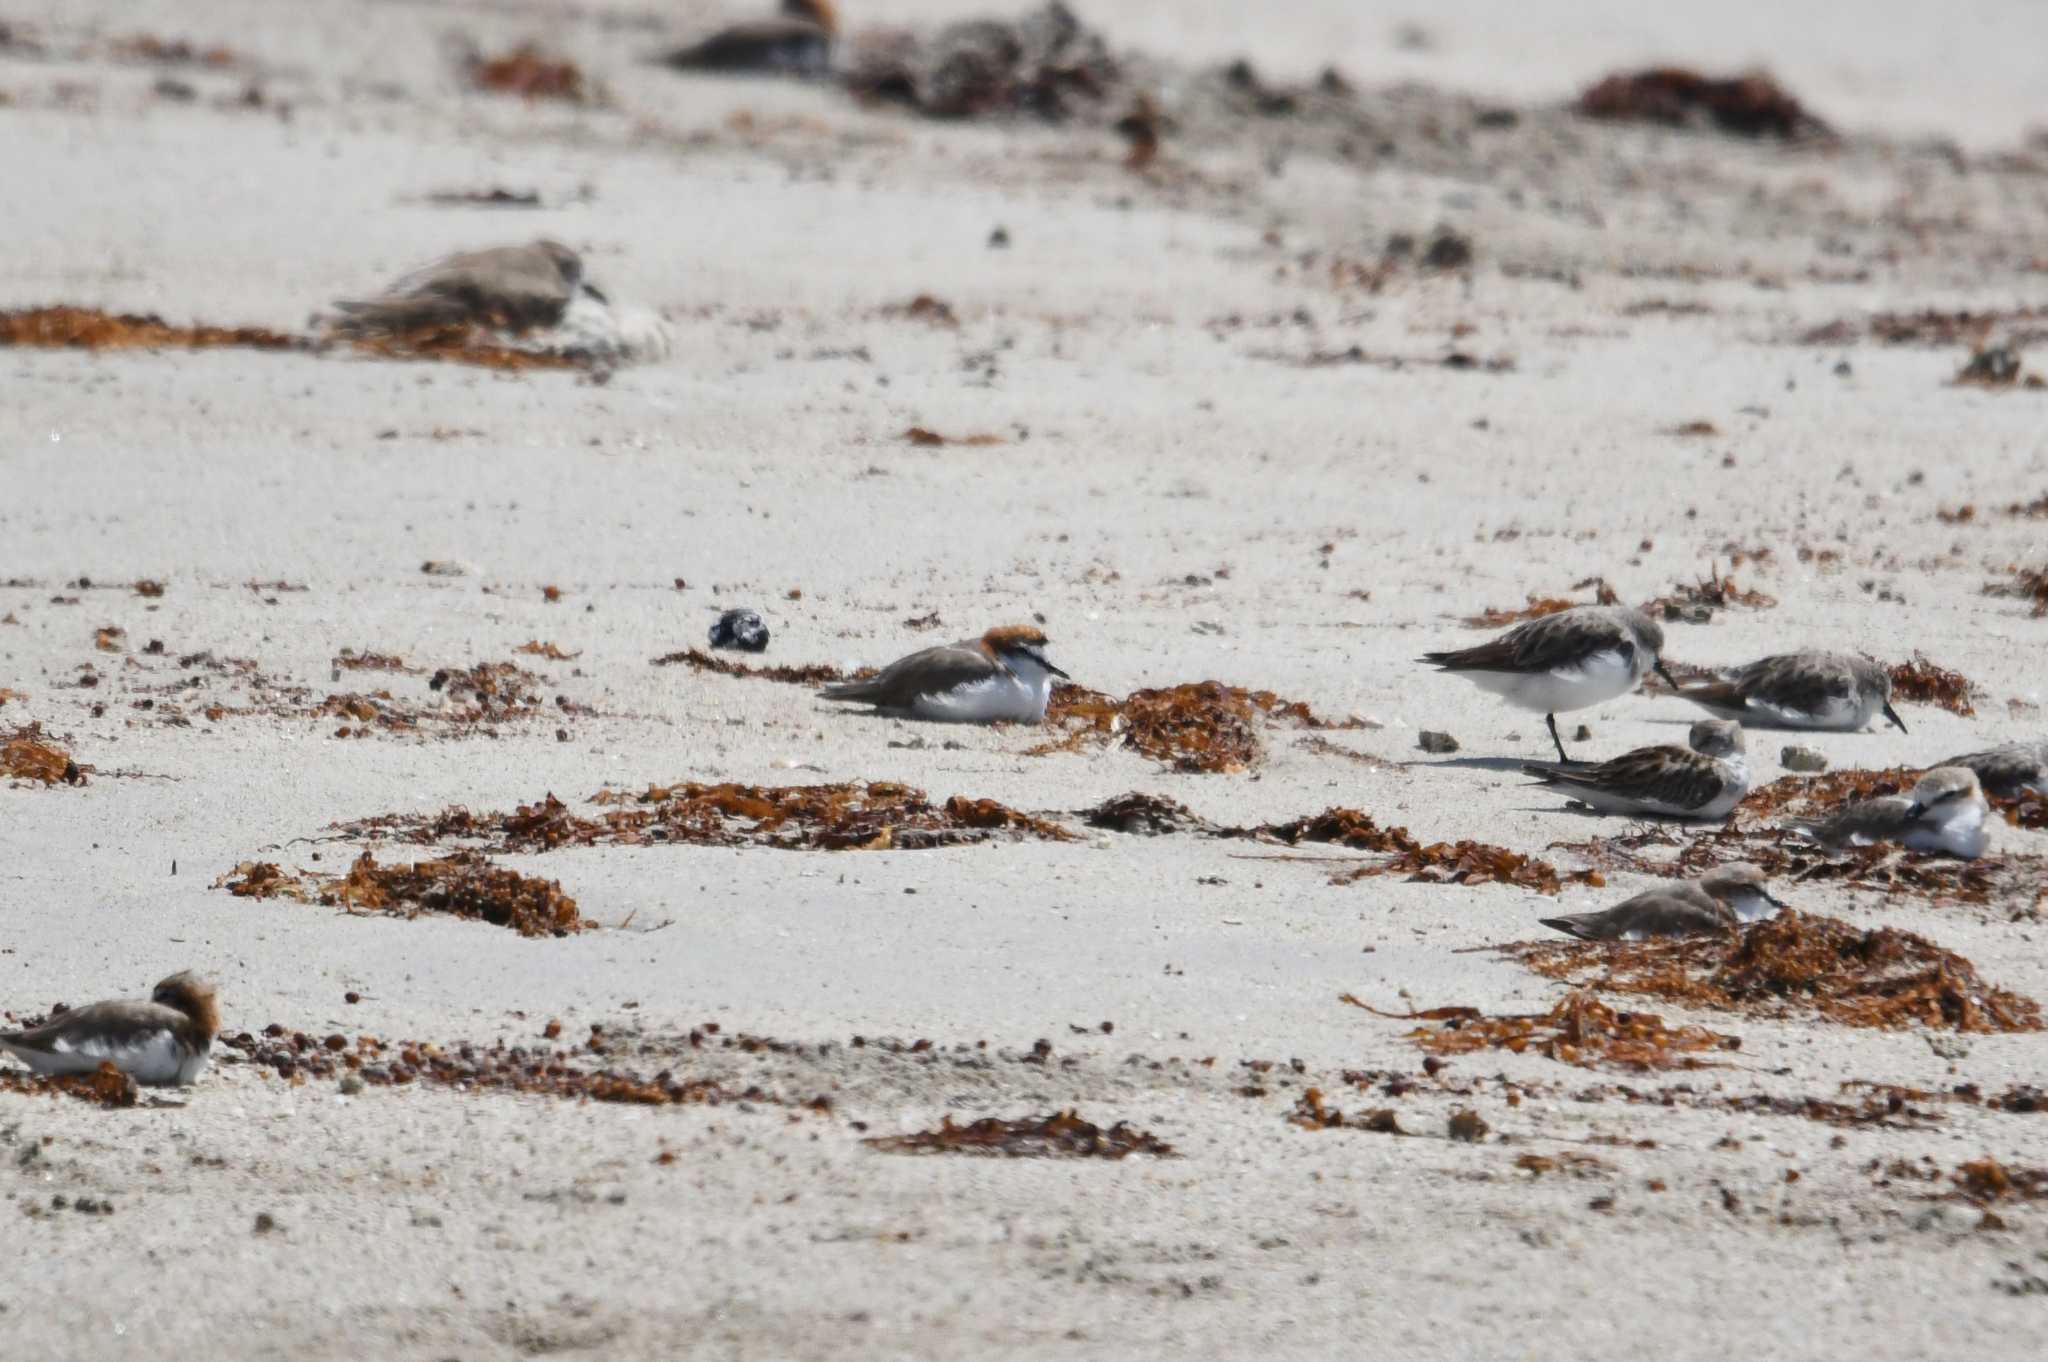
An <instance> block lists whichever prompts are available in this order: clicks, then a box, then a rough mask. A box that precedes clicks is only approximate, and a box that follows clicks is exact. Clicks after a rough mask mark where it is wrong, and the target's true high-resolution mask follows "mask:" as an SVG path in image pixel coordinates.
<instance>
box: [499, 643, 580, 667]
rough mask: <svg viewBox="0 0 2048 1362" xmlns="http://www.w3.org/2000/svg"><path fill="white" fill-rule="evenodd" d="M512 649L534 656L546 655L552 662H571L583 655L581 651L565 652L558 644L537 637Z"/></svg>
mask: <svg viewBox="0 0 2048 1362" xmlns="http://www.w3.org/2000/svg"><path fill="white" fill-rule="evenodd" d="M512 651H513V652H515V653H527V654H530V655H531V656H534V657H544V658H546V659H547V660H548V661H550V662H570V661H573V660H575V659H576V658H579V657H581V656H583V654H582V653H581V652H574V653H565V652H563V651H562V650H561V648H560V647H559V646H558V645H556V644H553V643H543V642H541V641H540V640H539V639H537V638H531V639H528V640H527V641H526V642H524V643H522V644H520V645H519V646H518V647H517V648H514V649H513V650H512Z"/></svg>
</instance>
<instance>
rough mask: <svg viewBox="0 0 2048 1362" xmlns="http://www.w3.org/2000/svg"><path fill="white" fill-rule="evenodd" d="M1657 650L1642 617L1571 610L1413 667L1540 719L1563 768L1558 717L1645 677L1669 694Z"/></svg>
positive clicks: (1651, 627)
mask: <svg viewBox="0 0 2048 1362" xmlns="http://www.w3.org/2000/svg"><path fill="white" fill-rule="evenodd" d="M1663 650H1664V631H1663V629H1661V628H1659V627H1658V625H1657V624H1656V623H1655V622H1654V621H1653V620H1651V619H1650V617H1649V616H1648V615H1645V614H1644V613H1643V612H1642V611H1640V610H1631V609H1629V608H1628V607H1627V606H1625V605H1577V606H1573V607H1572V608H1571V609H1569V610H1560V611H1558V612H1557V613H1556V614H1554V615H1540V616H1538V617H1537V618H1535V619H1533V620H1529V621H1528V622H1526V623H1523V624H1518V625H1516V626H1515V627H1514V628H1512V629H1510V630H1508V631H1507V632H1506V633H1505V634H1502V635H1501V636H1500V637H1499V638H1497V639H1494V640H1492V641H1491V642H1488V643H1481V644H1479V645H1477V646H1476V647H1472V648H1458V649H1455V650H1453V651H1450V652H1442V653H1424V654H1423V655H1422V657H1421V658H1420V659H1419V660H1420V661H1423V662H1428V663H1431V664H1433V665H1434V666H1436V667H1437V668H1438V669H1439V670H1441V671H1447V672H1456V673H1458V674H1459V675H1461V676H1464V677H1466V678H1468V679H1469V680H1471V681H1473V682H1474V683H1475V684H1477V685H1478V686H1479V687H1480V688H1481V689H1482V690H1490V691H1492V692H1493V693H1494V694H1495V695H1498V696H1500V697H1501V698H1502V699H1504V700H1506V701H1507V702H1508V703H1509V704H1511V705H1517V706H1519V707H1521V708H1523V709H1529V710H1534V711H1535V712H1536V713H1538V714H1541V715H1542V716H1543V722H1544V723H1546V724H1548V725H1549V726H1550V740H1551V741H1552V742H1554V743H1556V744H1557V759H1558V760H1559V761H1561V762H1566V763H1569V762H1570V761H1571V758H1570V757H1568V756H1566V755H1565V751H1564V739H1562V738H1560V737H1558V736H1557V716H1558V715H1559V714H1562V713H1564V712H1565V711H1567V710H1573V709H1585V708H1586V707H1587V706H1589V705H1598V704H1603V703H1605V702H1606V701H1608V700H1612V699H1613V698H1614V697H1615V696H1617V695H1626V694H1628V693H1629V692H1630V691H1632V690H1634V689H1635V688H1636V687H1637V685H1639V684H1640V683H1641V682H1642V679H1643V677H1644V676H1646V675H1648V674H1649V673H1650V672H1652V671H1654V672H1656V673H1657V675H1659V676H1661V677H1663V678H1664V680H1665V681H1666V682H1667V683H1669V684H1670V685H1671V687H1672V689H1674V690H1676V689H1677V682H1675V681H1672V680H1671V673H1670V672H1668V671H1666V670H1664V663H1663V661H1662V660H1661V659H1660V658H1659V657H1658V654H1659V653H1661V652H1662V651H1663Z"/></svg>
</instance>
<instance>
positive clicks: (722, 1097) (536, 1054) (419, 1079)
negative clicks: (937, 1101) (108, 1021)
mask: <svg viewBox="0 0 2048 1362" xmlns="http://www.w3.org/2000/svg"><path fill="white" fill-rule="evenodd" d="M219 1043H220V1045H221V1046H222V1047H223V1053H222V1058H223V1060H229V1059H230V1057H231V1056H234V1057H239V1059H240V1062H242V1063H245V1064H253V1065H255V1066H256V1067H258V1068H261V1069H267V1070H269V1071H271V1072H273V1073H275V1074H277V1076H278V1077H280V1078H282V1079H285V1080H286V1081H287V1082H290V1083H293V1084H300V1083H304V1082H306V1081H308V1080H309V1079H322V1078H334V1077H336V1076H338V1075H343V1074H347V1075H352V1076H354V1077H355V1078H357V1079H358V1080H359V1081H361V1082H363V1083H365V1084H370V1085H375V1086H383V1087H394V1086H404V1085H406V1084H410V1083H421V1084H431V1085H435V1086H440V1087H450V1088H457V1089H460V1090H462V1091H465V1092H513V1093H527V1094H533V1095H537V1096H543V1097H556V1098H561V1099H564V1100H569V1101H592V1102H625V1103H629V1104H632V1105H636V1106H698V1105H707V1106H723V1105H726V1104H728V1103H735V1102H737V1103H757V1104H760V1105H764V1106H788V1107H791V1108H793V1109H796V1108H799V1107H800V1108H801V1109H802V1110H808V1111H813V1112H817V1113H820V1114H823V1113H825V1112H829V1111H830V1110H831V1109H832V1102H831V1099H830V1098H829V1097H825V1096H822V1095H821V1096H818V1097H815V1098H813V1099H811V1100H810V1101H808V1102H804V1103H800V1104H799V1103H791V1102H785V1101H784V1100H783V1099H782V1098H780V1097H777V1096H775V1095H774V1094H772V1093H769V1092H765V1091H763V1090H762V1089H760V1088H758V1087H752V1086H750V1087H747V1088H745V1089H741V1090H737V1091H736V1090H734V1089H731V1088H728V1087H726V1086H725V1085H723V1084H721V1083H719V1082H717V1081H715V1080H713V1079H709V1078H688V1079H679V1078H676V1077H675V1076H674V1075H673V1074H672V1073H670V1072H669V1071H667V1070H663V1071H662V1072H660V1073H657V1074H655V1075H653V1076H652V1077H648V1078H643V1077H641V1076H639V1075H637V1074H633V1073H628V1072H625V1071H622V1070H618V1069H609V1068H606V1069H585V1068H581V1067H578V1066H576V1065H573V1064H571V1063H569V1062H568V1061H569V1058H570V1057H571V1056H572V1055H574V1054H575V1053H577V1052H578V1051H579V1050H581V1051H584V1052H588V1053H590V1054H598V1055H602V1054H605V1053H607V1052H608V1049H609V1046H608V1044H607V1040H606V1037H605V1034H604V1031H603V1028H602V1027H599V1026H593V1027H592V1028H591V1033H590V1038H589V1039H588V1040H587V1041H585V1042H584V1043H583V1044H582V1045H581V1046H577V1047H568V1046H564V1047H560V1048H557V1047H555V1046H551V1045H544V1044H543V1045H535V1046H533V1047H532V1048H528V1047H527V1046H523V1045H515V1046H512V1047H510V1048H507V1047H506V1046H505V1045H504V1044H503V1043H502V1042H501V1043H499V1044H495V1045H488V1046H486V1045H473V1044H469V1043H466V1042H465V1043H458V1044H452V1045H435V1044H430V1043H428V1042H425V1041H416V1040H408V1041H384V1040H380V1039H378V1038H376V1037H374V1036H358V1037H356V1038H355V1040H354V1041H352V1042H351V1041H350V1040H349V1039H348V1038H347V1037H345V1036H341V1035H330V1036H327V1037H325V1038H324V1039H321V1038H316V1037H313V1036H309V1035H307V1034H306V1033H304V1032H303V1031H289V1030H287V1029H286V1028H284V1027H283V1026H280V1025H278V1024H277V1023H275V1022H273V1023H271V1024H270V1025H269V1026H266V1027H264V1028H263V1032H262V1034H261V1035H251V1034H250V1033H249V1032H247V1031H243V1032H240V1033H238V1034H235V1035H227V1036H222V1037H221V1038H220V1042H219Z"/></svg>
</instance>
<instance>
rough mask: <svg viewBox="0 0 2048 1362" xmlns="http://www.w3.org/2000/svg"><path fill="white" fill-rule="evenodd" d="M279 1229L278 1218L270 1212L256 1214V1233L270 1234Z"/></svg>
mask: <svg viewBox="0 0 2048 1362" xmlns="http://www.w3.org/2000/svg"><path fill="white" fill-rule="evenodd" d="M276 1228H277V1218H276V1217H275V1216H273V1215H271V1213H270V1212H269V1211H258V1212H256V1233H258V1234H269V1233H270V1232H271V1231H273V1230H275V1229H276Z"/></svg>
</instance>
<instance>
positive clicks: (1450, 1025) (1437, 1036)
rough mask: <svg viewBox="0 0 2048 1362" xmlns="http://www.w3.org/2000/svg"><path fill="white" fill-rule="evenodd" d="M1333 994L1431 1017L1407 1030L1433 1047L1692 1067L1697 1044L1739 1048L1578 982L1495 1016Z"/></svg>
mask: <svg viewBox="0 0 2048 1362" xmlns="http://www.w3.org/2000/svg"><path fill="white" fill-rule="evenodd" d="M1339 1001H1341V1002H1346V1003H1349V1004H1351V1005H1352V1006H1353V1007H1359V1008H1364V1009H1365V1010H1366V1011H1367V1012H1370V1013H1372V1014H1373V1015H1374V1016H1376V1017H1392V1018H1394V1019H1396V1020H1399V1021H1420V1022H1427V1023H1431V1025H1425V1026H1418V1027H1417V1028H1416V1029H1415V1030H1413V1031H1411V1032H1409V1033H1408V1038H1409V1039H1410V1040H1413V1041H1414V1042H1415V1043H1416V1045H1418V1046H1420V1047H1421V1048H1422V1049H1424V1050H1427V1051H1429V1052H1430V1053H1431V1054H1434V1055H1462V1054H1470V1053H1471V1052H1472V1051H1474V1050H1506V1051H1509V1052H1510V1053H1512V1054H1518V1055H1519V1054H1539V1055H1543V1056H1544V1057H1546V1058H1548V1059H1554V1060H1556V1061H1558V1062H1559V1063H1560V1064H1573V1065H1577V1066H1579V1067H1581V1068H1595V1067H1601V1066H1614V1067H1620V1068H1628V1069H1697V1068H1702V1067H1705V1066H1706V1064H1707V1061H1705V1060H1701V1059H1698V1058H1695V1056H1696V1055H1697V1054H1698V1053H1699V1052H1701V1051H1704V1050H1739V1049H1741V1048H1742V1040H1741V1038H1740V1037H1737V1036H1724V1035H1722V1034H1721V1033H1720V1032H1718V1031H1709V1030H1708V1029H1707V1028H1706V1027H1704V1026H1676V1027H1673V1026H1666V1025H1665V1024H1664V1019H1663V1018H1662V1017H1659V1016H1656V1015H1654V1014H1652V1013H1648V1012H1619V1011H1616V1010H1615V1009H1613V1008H1611V1007H1609V1006H1607V1005H1606V1004H1605V1003H1603V1002H1601V1001H1600V1000H1599V999H1598V998H1596V997H1594V996H1593V995H1592V994H1591V993H1589V992H1585V991H1584V990H1575V991H1574V992H1571V993H1568V994H1566V995H1565V996H1564V997H1563V998H1560V999H1559V1000H1558V1002H1557V1005H1556V1006H1555V1007H1553V1008H1551V1009H1550V1011H1548V1012H1543V1013H1528V1014H1518V1015H1511V1016H1501V1017H1489V1016H1487V1015H1486V1014H1485V1013H1483V1012H1481V1011H1480V1010H1479V1009H1478V1008H1476V1007H1434V1008H1430V1009H1428V1010H1427V1011H1423V1012H1382V1011H1380V1010H1379V1009H1378V1008H1376V1007H1372V1006H1370V1005H1368V1004H1366V1003H1363V1002H1360V1001H1359V1000H1358V999H1357V998H1355V997H1353V996H1352V995H1351V994H1349V993H1346V994H1344V995H1343V996H1342V997H1341V998H1340V999H1339Z"/></svg>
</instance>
